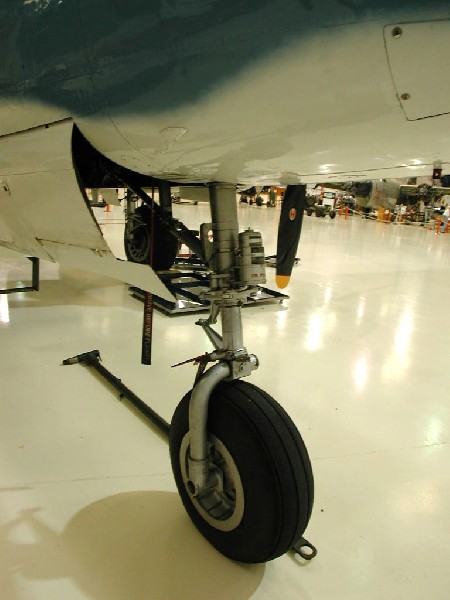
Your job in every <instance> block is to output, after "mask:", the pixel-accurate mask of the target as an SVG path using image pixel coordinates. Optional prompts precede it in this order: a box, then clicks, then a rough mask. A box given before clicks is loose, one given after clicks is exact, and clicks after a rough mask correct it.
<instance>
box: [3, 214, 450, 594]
mask: <svg viewBox="0 0 450 600" xmlns="http://www.w3.org/2000/svg"><path fill="white" fill-rule="evenodd" d="M175 210H176V216H178V217H179V218H181V219H183V220H185V222H186V224H187V225H188V226H190V227H197V226H198V224H199V223H200V222H202V221H208V220H209V214H208V210H207V206H206V205H198V206H191V205H178V206H176V207H175ZM96 212H97V215H98V217H99V220H100V221H101V222H102V227H103V229H104V232H105V236H106V237H107V238H108V239H109V240H110V241H111V246H112V247H113V248H114V249H115V251H116V252H117V254H118V255H119V254H121V253H122V252H123V250H122V246H121V235H122V228H123V213H122V211H121V209H120V208H115V209H113V210H112V211H111V212H110V213H106V212H104V211H103V210H102V209H98V210H97V211H96ZM239 215H240V220H241V226H242V228H243V227H244V226H245V227H246V226H250V225H252V226H254V227H256V228H258V229H260V230H261V231H262V233H263V236H264V240H265V246H266V254H272V253H274V252H275V236H276V227H277V219H278V209H268V208H266V207H261V208H258V207H250V206H246V205H241V206H239ZM298 255H299V256H300V258H301V261H300V264H299V265H298V266H297V267H295V270H294V277H293V280H292V282H291V284H290V286H289V288H288V293H289V295H290V300H288V301H287V302H286V303H285V304H284V305H281V304H275V305H270V306H259V307H251V308H246V309H245V310H244V327H245V343H246V346H247V347H248V349H249V351H251V352H254V353H256V354H257V355H258V356H259V359H260V362H261V367H260V369H259V370H258V371H257V372H255V373H254V374H253V375H252V377H251V379H252V381H253V382H254V383H255V384H256V385H259V386H260V387H262V388H263V389H265V390H267V391H268V392H269V393H270V394H272V396H274V397H275V398H276V399H277V400H278V401H279V402H280V403H281V404H282V405H283V406H284V407H285V408H286V409H287V411H288V412H289V414H290V415H291V417H292V418H293V420H294V421H295V423H296V425H297V426H298V428H299V430H300V431H301V433H302V436H303V438H304V440H305V442H306V444H307V447H308V449H309V453H310V456H311V460H312V464H313V469H314V474H315V483H316V496H315V506H314V511H313V515H312V518H311V521H310V524H309V527H308V529H307V531H306V537H307V538H308V539H309V540H310V541H311V542H312V543H313V544H315V545H316V546H317V548H318V555H317V557H316V558H315V559H314V560H313V561H312V562H310V563H306V562H304V561H302V560H299V559H298V558H296V557H295V556H292V555H284V556H282V557H281V558H279V559H277V560H275V561H272V562H270V563H268V564H265V565H253V566H245V565H242V564H238V563H234V562H232V561H230V560H227V559H226V558H224V557H223V556H222V555H220V554H219V553H218V552H216V551H215V550H214V549H213V548H212V547H211V546H209V544H208V543H207V542H206V541H205V540H204V539H203V538H202V537H201V536H200V534H199V533H198V532H197V530H196V529H195V528H194V527H193V526H192V525H191V523H190V521H189V519H188V517H187V516H186V514H185V512H184V509H183V508H182V505H181V502H180V500H179V497H178V494H177V492H176V488H175V484H174V481H173V478H172V474H171V468H170V462H169V456H168V448H167V442H166V440H165V439H164V437H162V436H161V435H158V434H157V433H155V432H154V431H153V430H152V429H151V428H149V427H148V425H147V424H146V423H145V422H144V421H143V420H142V419H140V418H139V417H138V416H136V415H135V414H134V413H133V412H132V411H130V410H129V409H128V408H127V407H126V406H125V405H124V404H123V403H121V402H120V401H119V400H118V399H117V396H116V395H115V394H114V393H112V392H111V390H110V389H109V388H108V386H107V385H105V384H104V383H102V382H101V381H100V380H99V379H98V378H97V377H96V376H95V375H93V374H92V373H91V372H90V371H89V370H88V369H87V368H85V367H83V366H81V365H74V366H61V361H62V360H63V359H64V358H66V357H68V356H72V355H75V354H78V353H81V352H85V351H88V350H91V349H94V348H98V349H99V350H100V351H101V354H102V358H103V362H104V364H105V366H106V367H108V368H110V369H111V370H112V371H113V372H114V373H115V374H116V375H117V376H119V377H120V378H122V380H123V381H124V382H125V383H126V384H128V385H129V386H130V387H131V388H132V389H133V390H134V391H135V392H136V393H137V394H139V395H140V396H141V397H142V398H143V399H145V400H146V402H148V404H150V405H151V406H152V407H153V408H154V409H155V410H157V411H158V412H159V413H160V414H161V415H162V416H163V417H164V418H166V419H167V420H170V418H171V415H172V413H173V411H174V409H175V406H176V404H177V402H178V401H179V399H180V398H181V397H182V396H183V395H184V393H185V392H186V390H188V389H189V388H190V386H191V384H192V380H193V376H194V372H195V371H194V368H193V367H192V366H184V367H179V368H178V369H176V370H174V369H171V368H170V365H171V364H173V363H176V362H179V361H182V360H184V359H186V358H189V357H191V356H194V355H198V354H201V353H202V352H204V351H207V350H209V349H210V348H211V347H210V345H209V343H208V342H207V340H206V338H205V337H204V334H203V332H202V331H201V330H200V329H199V328H198V327H195V325H194V321H195V320H196V318H197V317H196V316H195V315H185V316H181V317H176V318H170V317H167V316H164V315H161V314H156V316H155V320H154V360H153V365H152V366H151V367H148V366H142V365H140V363H139V360H140V336H141V326H142V305H141V304H140V303H139V302H138V301H136V300H134V299H132V298H131V297H130V296H129V294H128V291H127V288H126V286H124V285H122V284H120V283H116V282H115V281H113V280H111V279H107V278H101V277H98V276H95V275H90V274H88V273H85V272H81V271H75V270H70V269H65V268H60V267H59V266H57V265H53V264H50V263H44V262H42V263H41V290H40V291H39V292H38V293H36V292H34V293H17V294H12V295H1V296H0V598H1V599H2V600H81V599H93V600H141V599H146V600H147V599H151V600H160V599H161V600H169V599H183V600H184V599H187V600H203V599H210V598H214V599H224V600H225V599H226V600H228V599H232V600H240V599H243V600H244V599H245V600H246V599H250V598H252V599H257V600H269V599H270V600H272V599H273V598H279V599H280V600H291V599H295V600H341V599H342V600H353V599H358V600H369V599H370V600H380V599H382V600H390V599H395V600H403V599H405V600H406V599H408V600H424V599H429V600H444V599H447V598H449V597H450V575H449V570H448V563H449V559H450V449H449V445H448V442H449V439H450V435H449V428H450V419H449V398H450V352H449V348H450V326H449V323H450V321H449V307H450V235H435V233H434V232H431V231H427V230H425V229H424V228H416V227H406V226H394V225H386V224H382V223H376V222H369V221H364V220H361V219H359V218H356V217H353V218H349V219H348V220H345V219H343V218H336V220H334V221H331V220H329V219H328V218H325V219H316V218H315V217H305V222H304V230H303V233H302V239H301V242H300V246H299V250H298ZM29 270H30V265H29V263H28V261H26V260H25V259H23V258H20V259H18V260H11V259H9V260H1V261H0V285H1V286H2V287H4V286H5V285H6V284H9V285H15V284H16V283H17V281H19V280H24V279H26V278H27V277H28V273H29ZM273 282H274V273H273V270H272V269H268V285H269V286H273V285H274V283H273Z"/></svg>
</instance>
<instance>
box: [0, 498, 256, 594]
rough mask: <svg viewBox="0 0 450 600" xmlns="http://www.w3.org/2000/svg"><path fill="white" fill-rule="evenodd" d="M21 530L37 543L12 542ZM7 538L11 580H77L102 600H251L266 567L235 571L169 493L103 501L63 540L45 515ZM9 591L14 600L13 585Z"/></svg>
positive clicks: (24, 520)
mask: <svg viewBox="0 0 450 600" xmlns="http://www.w3.org/2000/svg"><path fill="white" fill-rule="evenodd" d="M19 526H20V527H26V528H27V529H28V530H29V531H30V533H31V535H32V537H33V538H35V540H36V541H35V542H34V543H30V544H17V543H14V542H12V541H11V540H10V539H8V537H11V536H10V535H9V533H10V531H12V530H13V529H14V528H16V527H19ZM0 533H1V539H0V550H2V553H3V552H4V556H7V557H8V560H7V562H8V563H10V564H9V565H8V568H7V570H6V572H12V571H18V572H19V573H20V574H21V576H22V577H23V578H24V579H28V580H43V581H44V580H54V579H70V580H72V583H73V585H74V586H75V587H76V588H79V589H81V590H83V592H84V593H85V594H86V597H87V598H92V599H95V600H105V599H108V600H119V599H120V600H126V599H133V600H141V599H146V600H147V599H150V598H151V599H152V600H160V599H161V600H170V599H172V598H173V599H179V598H183V599H184V600H186V599H195V600H202V599H205V600H206V599H210V598H212V597H213V598H214V599H215V600H220V599H223V600H225V599H226V600H229V599H230V598H233V600H239V599H248V598H250V597H251V596H252V595H253V593H254V592H255V591H256V590H257V588H258V586H259V584H260V582H261V580H262V578H263V575H264V571H265V565H243V564H239V563H235V562H233V561H231V560H228V559H227V558H225V557H224V556H222V555H221V554H220V553H218V552H217V551H216V550H215V549H214V548H212V547H211V546H210V545H209V544H208V542H206V540H204V538H203V537H202V536H201V535H200V534H199V533H198V532H197V530H196V529H195V528H194V526H193V525H192V524H191V522H190V521H189V519H188V517H187V516H186V514H185V512H184V510H183V508H182V506H181V502H180V499H179V497H178V495H177V494H175V493H169V492H151V491H149V492H142V491H139V492H129V493H121V494H117V495H114V496H110V497H107V498H103V499H102V500H99V501H97V502H94V503H93V504H91V505H88V506H86V507H85V508H83V509H82V510H81V511H80V512H79V513H78V514H76V515H75V516H74V517H73V519H71V521H70V522H69V523H68V525H67V526H66V528H65V529H64V530H63V531H62V532H61V533H58V532H56V531H54V530H53V529H51V528H50V527H48V525H46V523H45V522H44V521H43V520H42V519H41V518H40V515H39V509H36V510H35V511H34V510H29V511H24V512H22V513H21V514H20V516H19V517H18V518H17V519H15V520H14V521H11V522H10V523H8V524H6V525H5V526H3V527H2V528H1V529H0ZM2 547H3V548H2ZM1 587H2V589H3V590H8V593H9V595H8V598H9V599H10V600H13V599H14V597H15V596H14V583H13V582H12V580H9V581H3V582H2V585H1ZM63 590H64V586H63V587H62V589H61V591H62V593H64V592H63ZM77 597H78V596H77Z"/></svg>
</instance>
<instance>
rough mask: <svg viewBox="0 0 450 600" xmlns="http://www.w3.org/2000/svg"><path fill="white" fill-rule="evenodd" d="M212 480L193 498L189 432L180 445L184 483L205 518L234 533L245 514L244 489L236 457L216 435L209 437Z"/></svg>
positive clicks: (220, 528)
mask: <svg viewBox="0 0 450 600" xmlns="http://www.w3.org/2000/svg"><path fill="white" fill-rule="evenodd" d="M208 450H209V452H208V456H209V473H210V477H209V480H208V484H207V486H206V487H205V489H204V490H203V491H202V492H201V493H200V494H199V495H194V493H193V489H192V485H190V479H189V462H188V461H189V432H188V433H187V434H186V435H185V436H184V438H183V441H182V443H181V446H180V467H181V473H182V477H183V482H184V485H185V487H186V490H187V491H188V493H189V495H190V497H191V501H192V504H193V505H194V506H195V508H196V510H197V511H198V512H199V513H200V515H201V516H202V517H203V519H204V520H205V521H206V522H207V523H208V524H209V525H211V526H212V527H214V528H215V529H219V530H220V531H232V530H233V529H235V528H236V527H237V526H238V525H239V523H240V522H241V520H242V517H243V515H244V504H245V502H244V489H243V486H242V482H241V478H240V476H239V471H238V469H237V467H236V464H235V462H234V460H233V457H232V456H231V454H230V453H229V451H228V450H227V448H226V447H225V446H224V444H223V443H222V442H221V441H220V440H219V439H218V438H216V437H215V436H214V435H211V434H210V435H209V436H208Z"/></svg>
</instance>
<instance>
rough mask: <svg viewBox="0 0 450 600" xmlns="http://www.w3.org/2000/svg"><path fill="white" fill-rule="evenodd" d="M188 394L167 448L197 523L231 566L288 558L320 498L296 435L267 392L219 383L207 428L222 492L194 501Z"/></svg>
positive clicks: (176, 415)
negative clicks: (188, 459) (235, 563)
mask: <svg viewBox="0 0 450 600" xmlns="http://www.w3.org/2000/svg"><path fill="white" fill-rule="evenodd" d="M190 394H191V392H189V393H188V394H186V395H185V396H184V398H183V399H182V400H181V402H180V404H179V405H178V407H177V409H176V410H175V413H174V416H173V418H172V423H171V427H170V439H169V444H170V456H171V461H172V469H173V473H174V476H175V481H176V484H177V487H178V491H179V493H180V496H181V499H182V502H183V504H184V507H185V509H186V511H187V513H188V515H189V516H190V518H191V520H192V522H193V523H194V525H195V526H196V527H197V529H198V530H199V531H200V533H202V535H203V536H204V537H205V538H206V539H207V540H208V541H209V542H210V543H211V544H212V545H213V546H214V547H215V548H216V549H217V550H219V552H221V553H222V554H224V555H225V556H227V557H229V558H231V559H233V560H237V561H241V562H245V563H260V562H265V561H268V560H272V559H274V558H276V557H278V556H280V555H281V554H284V553H285V552H286V551H288V550H289V549H290V548H291V547H292V545H293V544H294V543H295V542H296V541H297V540H298V539H299V538H300V536H301V535H302V534H303V532H304V530H305V529H306V526H307V524H308V521H309V518H310V516H311V511H312V505H313V499H314V480H313V474H312V469H311V463H310V460H309V457H308V452H307V450H306V447H305V445H304V443H303V440H302V438H301V436H300V434H299V432H298V430H297V429H296V427H295V425H294V424H293V422H292V421H291V419H290V418H289V416H288V415H287V413H286V412H285V411H284V409H283V408H282V407H281V406H280V405H279V404H278V403H277V402H276V401H275V400H274V399H273V398H272V397H271V396H269V394H267V393H266V392H264V391H263V390H261V389H259V388H257V387H255V386H253V385H252V384H249V383H247V382H243V381H231V382H222V383H220V384H219V385H218V386H217V387H216V388H215V389H214V390H213V392H212V394H211V397H210V401H209V411H208V425H207V427H208V441H209V443H210V444H211V459H210V460H211V463H212V465H213V466H215V467H216V468H218V469H219V471H220V472H221V473H222V475H223V478H222V480H223V486H222V488H220V489H218V490H216V489H214V490H212V491H211V492H210V493H208V494H204V495H203V496H201V497H199V498H195V497H194V496H193V495H192V494H191V492H190V490H189V486H188V473H187V470H188V463H187V458H188V449H189V433H188V429H189V401H190ZM211 463H210V464H211Z"/></svg>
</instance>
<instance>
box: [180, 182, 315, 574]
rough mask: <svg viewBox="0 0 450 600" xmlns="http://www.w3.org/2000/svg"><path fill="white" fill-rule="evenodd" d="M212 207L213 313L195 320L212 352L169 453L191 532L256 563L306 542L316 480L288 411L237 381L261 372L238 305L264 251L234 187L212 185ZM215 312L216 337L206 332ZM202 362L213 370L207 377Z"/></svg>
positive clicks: (184, 406)
mask: <svg viewBox="0 0 450 600" xmlns="http://www.w3.org/2000/svg"><path fill="white" fill-rule="evenodd" d="M210 201H211V215H212V223H211V224H205V225H203V226H202V227H201V242H202V247H203V254H204V257H205V259H206V260H207V262H208V264H209V266H210V268H211V270H212V271H213V273H214V274H213V275H212V276H211V287H210V290H209V291H208V292H207V293H206V296H207V297H208V300H209V301H210V302H211V313H210V316H209V318H208V319H206V320H200V321H199V322H198V324H199V325H200V326H201V327H202V328H203V329H204V331H205V333H206V334H207V336H208V337H209V339H210V341H211V342H212V343H213V345H214V347H215V350H214V351H213V352H211V353H210V354H209V355H205V356H204V357H202V358H201V359H200V361H199V362H200V371H199V376H198V377H197V381H196V383H195V385H194V387H193V389H192V390H191V392H189V393H188V394H187V395H186V396H185V397H184V398H183V399H182V401H181V402H180V404H179V405H178V407H177V409H176V411H175V413H174V416H173V418H172V423H171V426H170V434H169V443H170V455H171V461H172V468H173V472H174V476H175V481H176V484H177V487H178V491H179V493H180V496H181V499H182V501H183V504H184V506H185V508H186V511H187V513H188V514H189V516H190V518H191V520H192V521H193V523H194V525H195V526H196V527H197V529H198V530H199V531H200V532H201V533H202V534H203V535H204V536H205V538H206V539H207V540H208V541H209V542H210V543H211V544H212V545H213V546H214V547H215V548H217V549H218V550H219V551H220V552H222V553H223V554H225V555H226V556H228V557H230V558H232V559H234V560H239V561H242V562H247V563H257V562H264V561H267V560H271V559H273V558H276V557H277V556H280V555H281V554H283V553H285V552H286V551H287V550H289V549H290V548H292V547H293V546H297V547H299V544H300V546H303V545H309V544H308V543H307V542H305V543H304V544H303V542H304V540H303V539H302V534H303V532H304V530H305V528H306V526H307V524H308V521H309V518H310V515H311V510H312V505H313V496H314V483H313V475H312V469H311V463H310V460H309V457H308V453H307V450H306V448H305V445H304V443H303V440H302V438H301V436H300V434H299V432H298V431H297V429H296V427H295V425H294V424H293V422H292V421H291V419H290V418H289V416H288V415H287V413H286V412H285V411H284V410H283V408H282V407H281V406H280V405H279V404H278V403H277V402H276V401H275V400H274V399H273V398H271V397H270V396H269V395H268V394H267V393H265V392H264V391H263V390H260V389H259V388H257V387H255V386H253V385H251V384H249V383H246V382H243V381H240V378H242V377H245V376H247V375H250V373H251V372H252V371H253V370H254V369H256V368H257V367H258V359H257V358H256V356H254V355H253V354H249V353H248V352H247V349H246V348H245V346H244V343H243V333H242V322H241V305H242V302H243V299H244V298H245V297H246V296H247V295H248V294H249V293H250V292H251V290H252V287H254V286H256V285H257V284H258V283H264V282H265V267H264V248H263V247H262V242H261V237H260V235H259V234H258V233H257V232H254V231H252V230H248V231H245V232H243V233H239V230H238V219H237V207H236V193H235V188H234V186H231V185H225V184H212V185H211V186H210ZM211 231H212V236H213V240H212V241H210V232H211ZM219 316H220V318H221V323H222V336H220V335H219V334H217V333H216V332H215V331H214V330H213V328H212V325H214V324H215V323H216V321H217V320H218V318H219ZM208 362H213V363H215V364H214V365H213V366H212V367H210V368H209V369H208V370H207V371H205V367H206V364H207V363H208ZM310 547H311V546H310ZM302 556H304V557H305V558H310V557H311V556H305V555H303V554H302Z"/></svg>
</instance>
